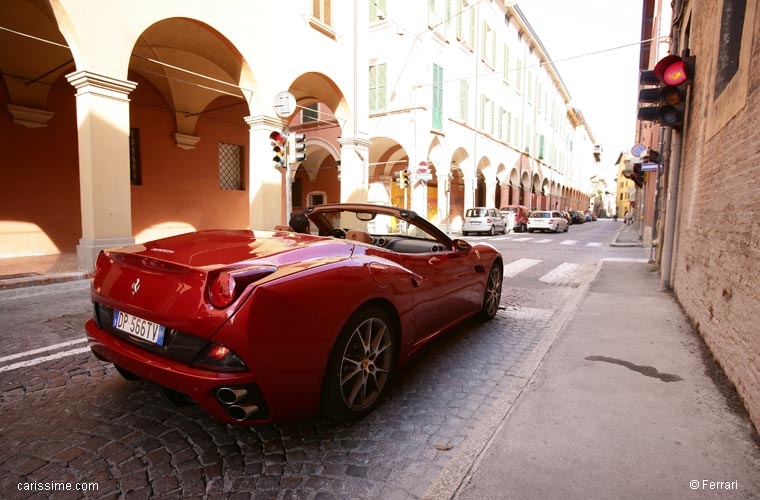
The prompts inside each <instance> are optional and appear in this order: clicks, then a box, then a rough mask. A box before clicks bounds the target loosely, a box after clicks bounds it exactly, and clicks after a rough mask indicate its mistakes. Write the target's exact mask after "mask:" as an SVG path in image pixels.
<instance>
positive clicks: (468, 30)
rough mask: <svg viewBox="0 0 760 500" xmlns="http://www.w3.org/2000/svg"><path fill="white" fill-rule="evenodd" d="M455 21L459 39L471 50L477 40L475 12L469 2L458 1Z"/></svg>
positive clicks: (464, 0)
mask: <svg viewBox="0 0 760 500" xmlns="http://www.w3.org/2000/svg"><path fill="white" fill-rule="evenodd" d="M455 19H456V23H457V24H456V29H457V38H458V39H459V41H461V42H462V43H464V44H465V45H467V46H468V47H470V48H471V47H472V45H473V43H472V42H473V40H474V39H475V12H474V10H473V7H472V6H470V5H469V2H467V1H466V0H458V1H457V11H456V13H455Z"/></svg>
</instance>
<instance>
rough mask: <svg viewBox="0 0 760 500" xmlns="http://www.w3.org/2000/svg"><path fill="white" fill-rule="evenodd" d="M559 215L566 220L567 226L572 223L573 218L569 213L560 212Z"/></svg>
mask: <svg viewBox="0 0 760 500" xmlns="http://www.w3.org/2000/svg"><path fill="white" fill-rule="evenodd" d="M559 213H560V214H562V217H564V218H565V220H567V223H568V224H572V223H573V218H572V216H570V212H565V211H564V210H560V211H559Z"/></svg>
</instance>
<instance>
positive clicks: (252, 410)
mask: <svg viewBox="0 0 760 500" xmlns="http://www.w3.org/2000/svg"><path fill="white" fill-rule="evenodd" d="M257 411H259V407H258V406H256V405H239V406H238V405H232V406H230V407H229V408H227V415H229V416H230V418H231V419H233V420H237V421H238V422H242V421H243V420H248V419H249V418H251V417H252V416H253V415H255V414H256V412H257Z"/></svg>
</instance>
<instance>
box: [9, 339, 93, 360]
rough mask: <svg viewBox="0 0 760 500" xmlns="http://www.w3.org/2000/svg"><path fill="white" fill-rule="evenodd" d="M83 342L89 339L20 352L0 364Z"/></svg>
mask: <svg viewBox="0 0 760 500" xmlns="http://www.w3.org/2000/svg"><path fill="white" fill-rule="evenodd" d="M81 342H87V339H76V340H69V341H68V342H61V343H60V344H53V345H49V346H47V347H40V348H39V349H32V350H31V351H25V352H19V353H16V354H11V355H9V356H3V357H2V358H0V363H4V362H5V361H10V360H12V359H18V358H25V357H27V356H32V355H34V354H39V353H41V352H46V351H53V350H55V349H60V348H61V347H69V346H71V345H74V344H79V343H81Z"/></svg>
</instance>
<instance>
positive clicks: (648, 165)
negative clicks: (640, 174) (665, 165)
mask: <svg viewBox="0 0 760 500" xmlns="http://www.w3.org/2000/svg"><path fill="white" fill-rule="evenodd" d="M641 170H642V171H647V170H657V164H656V163H642V164H641Z"/></svg>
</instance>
